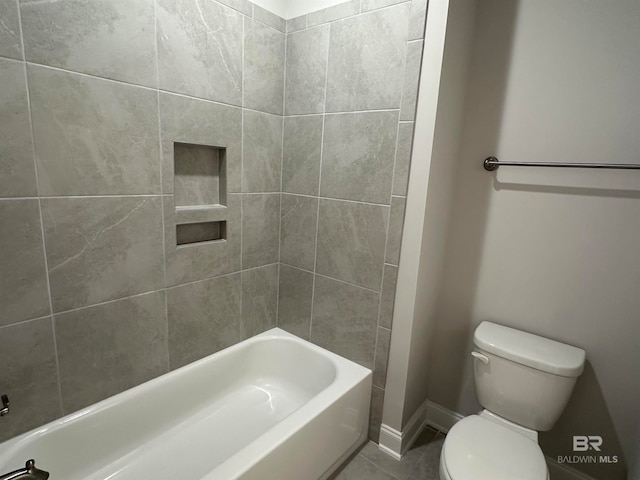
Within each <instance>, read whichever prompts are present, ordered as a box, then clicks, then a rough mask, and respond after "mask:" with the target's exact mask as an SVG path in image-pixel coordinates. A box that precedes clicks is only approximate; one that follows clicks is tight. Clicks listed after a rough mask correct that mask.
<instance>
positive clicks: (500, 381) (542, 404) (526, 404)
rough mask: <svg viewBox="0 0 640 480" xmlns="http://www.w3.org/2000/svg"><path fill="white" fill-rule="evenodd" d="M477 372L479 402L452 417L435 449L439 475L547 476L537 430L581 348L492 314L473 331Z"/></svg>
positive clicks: (577, 363) (475, 478)
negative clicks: (473, 410)
mask: <svg viewBox="0 0 640 480" xmlns="http://www.w3.org/2000/svg"><path fill="white" fill-rule="evenodd" d="M474 345H475V348H474V351H473V352H472V355H473V357H474V379H475V387H476V393H477V395H478V400H479V402H480V404H481V405H482V406H483V407H484V410H483V411H482V412H480V413H479V414H477V415H470V416H468V417H466V418H464V419H463V420H461V421H460V422H458V423H456V424H455V425H454V426H453V428H451V430H450V431H449V433H448V434H447V437H446V439H445V441H444V445H443V448H442V453H441V456H440V479H441V480H548V479H549V472H548V469H547V465H546V462H545V459H544V454H543V453H542V450H541V449H540V446H539V445H538V431H546V430H549V429H551V428H552V427H553V425H554V424H555V422H556V420H557V419H558V417H559V416H560V414H561V413H562V411H563V410H564V408H565V406H566V404H567V402H568V400H569V397H570V395H571V392H572V391H573V387H574V385H575V381H576V379H577V377H578V376H579V375H580V374H581V373H582V370H583V368H584V362H585V358H586V354H585V352H584V350H581V349H579V348H576V347H572V346H570V345H565V344H563V343H560V342H556V341H554V340H550V339H547V338H543V337H539V336H536V335H532V334H530V333H526V332H522V331H519V330H515V329H512V328H509V327H504V326H502V325H497V324H494V323H491V322H483V323H482V324H480V326H478V328H477V329H476V331H475V334H474Z"/></svg>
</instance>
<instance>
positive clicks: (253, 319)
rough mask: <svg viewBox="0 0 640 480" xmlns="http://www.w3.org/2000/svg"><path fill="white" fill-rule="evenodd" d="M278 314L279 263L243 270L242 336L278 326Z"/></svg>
mask: <svg viewBox="0 0 640 480" xmlns="http://www.w3.org/2000/svg"><path fill="white" fill-rule="evenodd" d="M277 316H278V264H277V263H274V264H273V265H267V266H265V267H259V268H252V269H251V270H245V271H243V272H242V338H249V337H253V336H254V335H258V334H259V333H262V332H264V331H265V330H269V329H270V328H273V327H275V326H276V322H277Z"/></svg>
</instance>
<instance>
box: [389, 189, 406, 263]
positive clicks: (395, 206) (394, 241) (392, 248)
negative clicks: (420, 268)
mask: <svg viewBox="0 0 640 480" xmlns="http://www.w3.org/2000/svg"><path fill="white" fill-rule="evenodd" d="M405 203H406V200H405V198H404V197H393V198H392V199H391V213H390V214H389V238H388V239H387V254H386V257H385V262H387V263H390V264H391V265H398V263H399V262H400V245H401V243H402V226H403V223H404V206H405Z"/></svg>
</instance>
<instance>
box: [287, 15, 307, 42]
mask: <svg viewBox="0 0 640 480" xmlns="http://www.w3.org/2000/svg"><path fill="white" fill-rule="evenodd" d="M305 28H307V16H306V15H300V16H299V17H295V18H290V19H288V20H287V33H293V32H297V31H298V30H303V29H305ZM289 38H290V37H287V41H288V40H289Z"/></svg>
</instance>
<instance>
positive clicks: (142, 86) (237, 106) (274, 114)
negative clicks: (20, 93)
mask: <svg viewBox="0 0 640 480" xmlns="http://www.w3.org/2000/svg"><path fill="white" fill-rule="evenodd" d="M243 50H244V42H243ZM24 63H26V64H27V65H32V66H35V67H39V68H44V69H49V70H54V71H57V72H61V73H66V74H69V75H78V76H81V77H86V78H90V79H94V80H102V81H105V82H111V83H116V84H120V85H124V86H127V87H133V88H140V89H143V90H149V91H152V92H156V91H157V92H159V93H161V94H166V95H175V96H177V97H182V98H188V99H190V100H198V101H201V102H208V103H213V104H215V105H220V106H223V107H229V108H244V109H245V110H249V111H251V112H256V113H262V114H264V115H272V116H274V117H281V116H282V115H278V114H277V113H272V112H267V111H262V110H256V109H253V108H247V107H243V106H242V105H234V104H232V103H225V102H221V101H218V100H212V99H210V98H204V97H197V96H195V95H189V94H188V93H181V92H174V91H172V90H165V89H162V88H159V87H157V88H156V87H149V86H146V85H140V84H137V83H131V82H126V81H124V80H116V79H113V78H107V77H100V76H97V75H92V74H90V73H84V72H77V71H75V70H67V69H64V68H59V67H53V66H51V65H45V64H42V63H35V62H27V61H25V62H24ZM243 70H244V65H243ZM243 79H244V72H243ZM158 80H159V79H158ZM243 93H244V92H243Z"/></svg>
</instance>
